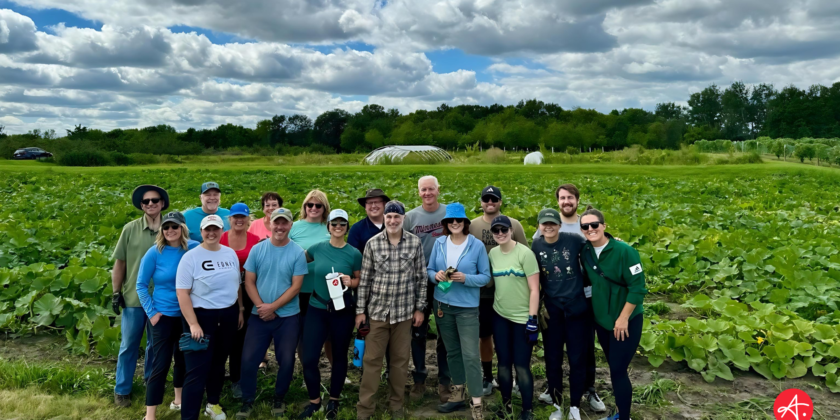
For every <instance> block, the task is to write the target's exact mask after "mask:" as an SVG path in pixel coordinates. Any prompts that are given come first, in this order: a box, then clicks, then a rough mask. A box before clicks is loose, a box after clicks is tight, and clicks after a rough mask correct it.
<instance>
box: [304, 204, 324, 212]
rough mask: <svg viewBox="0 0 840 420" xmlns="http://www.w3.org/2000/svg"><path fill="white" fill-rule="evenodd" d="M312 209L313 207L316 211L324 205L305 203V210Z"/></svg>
mask: <svg viewBox="0 0 840 420" xmlns="http://www.w3.org/2000/svg"><path fill="white" fill-rule="evenodd" d="M312 207H315V208H316V209H318V210H320V209H322V208H324V205H323V204H321V203H306V208H308V209H311V208H312Z"/></svg>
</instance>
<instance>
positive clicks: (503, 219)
mask: <svg viewBox="0 0 840 420" xmlns="http://www.w3.org/2000/svg"><path fill="white" fill-rule="evenodd" d="M496 226H504V227H506V228H510V226H511V225H510V218H508V217H507V216H496V217H495V218H494V219H493V223H490V227H491V228H494V227H496Z"/></svg>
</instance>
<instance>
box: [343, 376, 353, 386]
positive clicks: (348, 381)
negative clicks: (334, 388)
mask: <svg viewBox="0 0 840 420" xmlns="http://www.w3.org/2000/svg"><path fill="white" fill-rule="evenodd" d="M352 383H353V382H352V381H351V380H350V378H346V377H345V378H344V385H351V384H352Z"/></svg>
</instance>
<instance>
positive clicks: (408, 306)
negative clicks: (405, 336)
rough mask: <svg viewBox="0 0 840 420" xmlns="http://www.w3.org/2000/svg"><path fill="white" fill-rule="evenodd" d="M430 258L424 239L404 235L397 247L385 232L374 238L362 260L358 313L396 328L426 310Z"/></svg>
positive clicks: (404, 232)
mask: <svg viewBox="0 0 840 420" xmlns="http://www.w3.org/2000/svg"><path fill="white" fill-rule="evenodd" d="M426 282H427V279H426V258H425V257H424V255H423V245H422V244H421V242H420V239H419V238H418V237H417V236H415V235H412V234H411V233H408V232H406V231H403V233H402V238H401V239H400V242H399V244H397V246H394V245H392V244H391V241H389V240H388V232H386V231H383V232H381V233H379V234H377V235H375V236H374V237H373V238H371V239H370V240H369V241H368V243H367V246H365V252H364V254H363V256H362V273H361V281H360V282H359V289H358V290H359V299H358V302H357V304H356V313H357V314H363V313H365V312H367V315H368V316H369V317H370V318H371V319H373V320H375V321H380V322H384V321H385V320H386V319H389V317H390V319H389V320H390V323H391V324H396V323H399V322H402V321H405V320H408V319H411V317H412V316H413V315H414V311H423V309H425V307H426Z"/></svg>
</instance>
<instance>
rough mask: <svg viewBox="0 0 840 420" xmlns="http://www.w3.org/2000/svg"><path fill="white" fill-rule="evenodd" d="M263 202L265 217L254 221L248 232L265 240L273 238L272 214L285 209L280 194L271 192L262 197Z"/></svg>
mask: <svg viewBox="0 0 840 420" xmlns="http://www.w3.org/2000/svg"><path fill="white" fill-rule="evenodd" d="M261 202H262V211H263V214H264V217H263V218H262V219H259V220H254V221H253V222H252V223H251V227H249V228H248V232H249V233H253V234H254V235H257V237H259V238H260V239H265V238H268V237H269V236H271V221H270V220H269V218H270V217H271V213H273V212H274V210H277V209H279V208H280V207H283V199H282V198H281V197H280V194H277V193H276V192H271V191H269V192H267V193H265V194H263V195H262V199H261ZM243 264H244V262H243Z"/></svg>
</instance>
